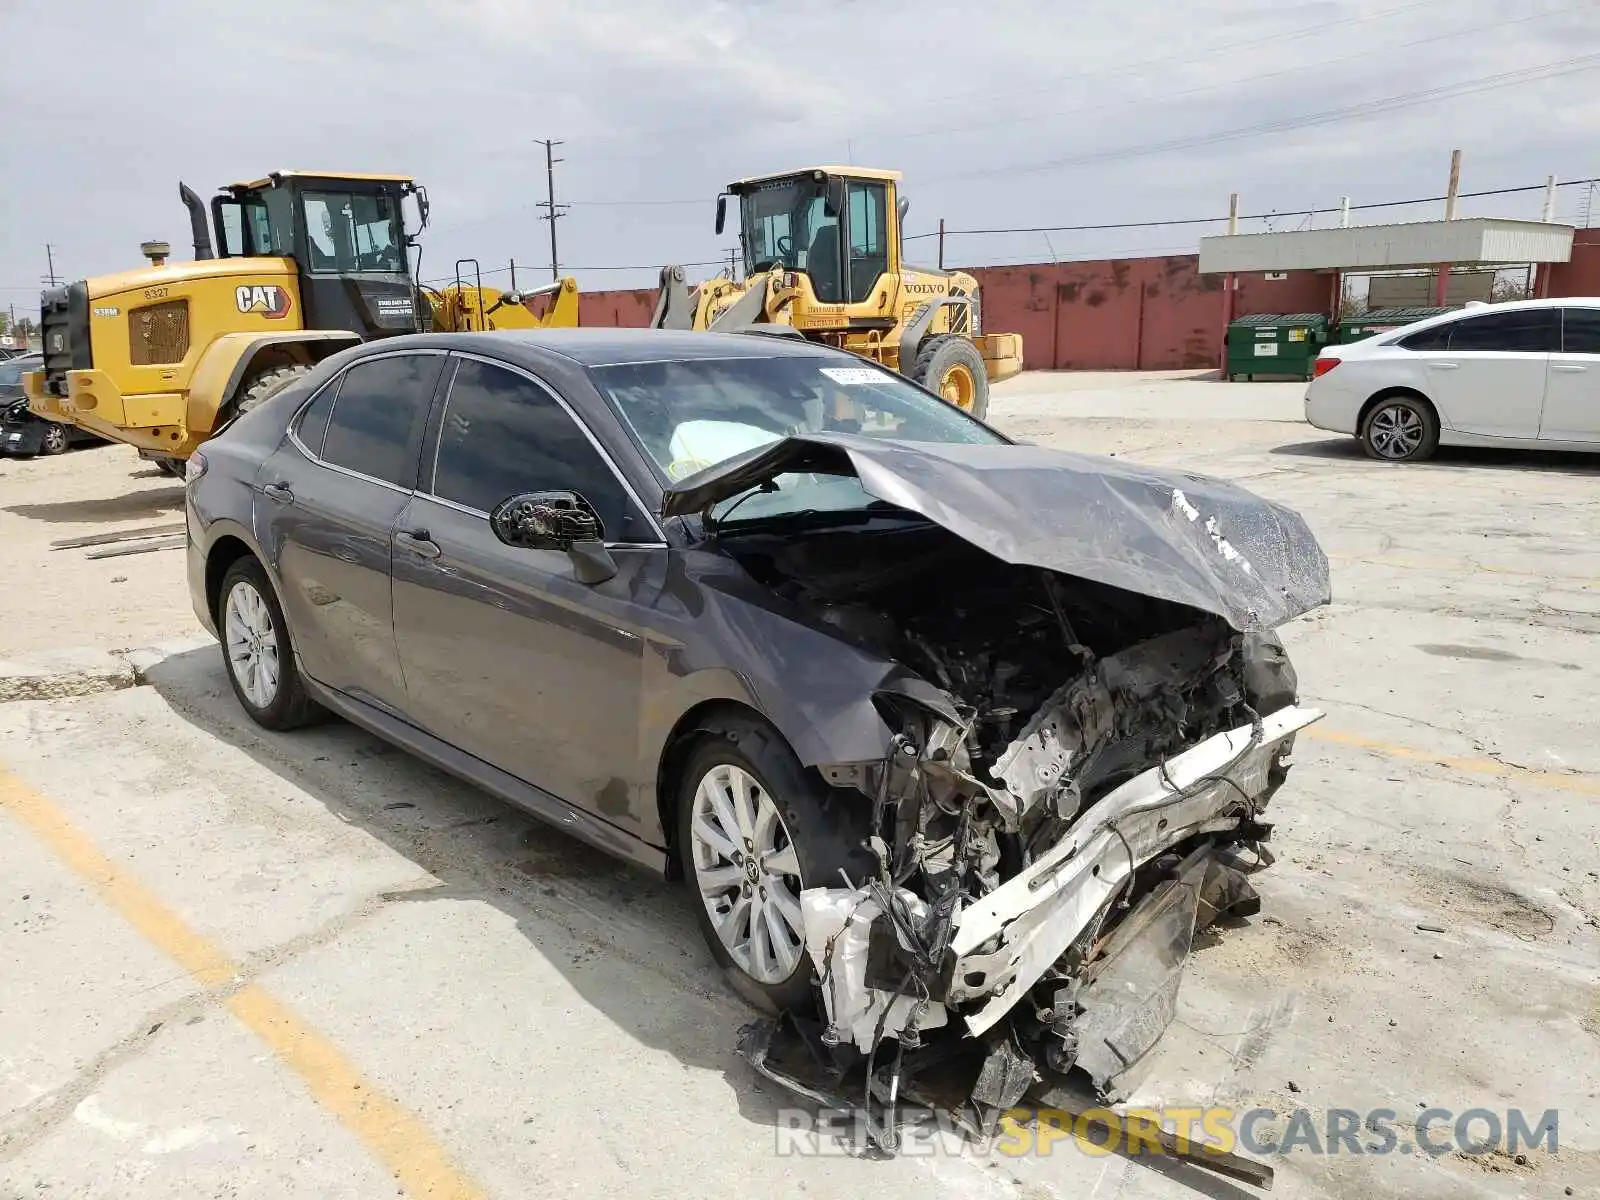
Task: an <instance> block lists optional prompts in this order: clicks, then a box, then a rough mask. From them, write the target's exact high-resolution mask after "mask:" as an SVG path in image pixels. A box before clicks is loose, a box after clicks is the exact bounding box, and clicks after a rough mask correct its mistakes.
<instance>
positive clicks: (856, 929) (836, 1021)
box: [800, 888, 949, 1053]
mask: <svg viewBox="0 0 1600 1200" xmlns="http://www.w3.org/2000/svg"><path fill="white" fill-rule="evenodd" d="M897 895H898V896H899V898H900V900H902V901H903V902H904V903H905V906H906V910H907V912H909V913H910V914H911V915H912V916H913V917H914V918H917V919H921V918H923V917H924V916H925V915H926V913H927V909H928V906H927V905H926V904H925V903H924V902H923V901H922V900H921V899H919V898H918V897H916V896H914V895H912V893H910V892H908V891H906V890H905V889H904V888H901V889H900V890H899V892H898V893H897ZM882 915H883V910H882V909H880V908H879V907H878V902H877V901H876V900H873V899H872V898H871V897H870V895H869V893H868V891H867V889H866V888H859V889H856V890H854V891H852V890H850V889H848V888H807V889H806V890H805V891H803V892H801V893H800V923H801V925H802V926H804V928H805V935H806V952H807V953H808V954H810V955H811V961H812V962H813V963H815V964H816V968H817V976H818V978H820V979H821V980H822V997H823V1001H824V1003H825V1004H826V1006H827V1010H828V1026H829V1028H830V1029H832V1030H834V1031H835V1032H836V1033H837V1034H838V1035H839V1036H840V1038H841V1040H843V1039H844V1038H848V1039H850V1040H851V1041H854V1042H855V1044H856V1045H857V1046H858V1047H860V1048H861V1050H862V1052H863V1053H866V1052H869V1051H870V1050H871V1049H872V1047H873V1046H874V1045H875V1044H876V1043H877V1041H878V1040H879V1038H880V1036H884V1037H893V1036H898V1035H899V1034H900V1033H901V1032H902V1031H904V1030H905V1029H906V1028H907V1027H908V1026H910V1027H911V1028H912V1029H913V1030H915V1031H921V1030H925V1029H937V1028H939V1027H940V1026H942V1025H944V1024H946V1023H947V1022H948V1021H949V1014H948V1013H946V1011H945V1007H944V1005H942V1004H940V1003H938V1002H937V1001H926V1002H924V1001H923V1000H922V998H921V997H920V996H917V995H915V994H907V995H903V996H898V997H897V996H896V995H895V994H894V993H893V992H891V991H885V990H883V989H881V988H873V987H868V986H867V946H868V943H869V941H870V939H871V936H872V925H873V922H875V921H876V920H877V919H878V918H879V917H881V916H882ZM919 1005H920V1006H921V1014H920V1016H918V1015H917V1012H916V1010H917V1009H918V1006H919ZM886 1008H887V1009H888V1018H887V1020H886V1019H885V1018H884V1010H885V1009H886ZM880 1025H881V1032H880Z"/></svg>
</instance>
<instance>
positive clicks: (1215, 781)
mask: <svg viewBox="0 0 1600 1200" xmlns="http://www.w3.org/2000/svg"><path fill="white" fill-rule="evenodd" d="M1322 715H1323V714H1322V712H1321V711H1320V710H1318V709H1311V708H1301V707H1299V706H1298V705H1291V706H1289V707H1287V708H1283V709H1279V710H1278V711H1277V712H1275V713H1272V714H1271V715H1270V716H1267V717H1265V718H1263V719H1262V729H1261V737H1260V740H1259V742H1258V743H1257V744H1256V745H1255V746H1254V748H1251V746H1250V743H1251V739H1252V737H1253V736H1254V730H1253V728H1252V727H1251V726H1249V725H1243V726H1240V727H1239V728H1237V729H1232V730H1229V731H1228V732H1226V733H1219V734H1217V735H1216V736H1214V737H1211V738H1208V739H1207V740H1206V741H1204V742H1201V743H1200V744H1199V745H1198V746H1195V747H1194V748H1193V749H1191V750H1188V751H1185V752H1184V753H1183V754H1180V755H1177V756H1176V757H1174V758H1172V759H1169V760H1168V761H1167V762H1166V763H1165V764H1164V766H1157V767H1152V768H1151V769H1150V770H1148V771H1145V772H1144V773H1142V774H1140V775H1137V776H1135V777H1134V778H1132V779H1130V780H1128V782H1126V783H1124V784H1123V785H1122V786H1121V787H1118V788H1117V789H1116V790H1114V791H1113V792H1111V793H1110V794H1109V795H1107V796H1105V797H1104V798H1103V799H1101V800H1100V802H1099V803H1097V804H1096V805H1095V806H1094V807H1093V808H1091V809H1089V810H1088V811H1087V812H1086V813H1084V814H1083V815H1082V816H1081V817H1079V818H1078V820H1077V821H1075V822H1074V823H1073V825H1072V826H1071V827H1070V828H1069V829H1068V830H1067V832H1066V834H1065V835H1064V836H1063V837H1062V839H1061V841H1060V842H1059V843H1058V844H1057V845H1056V846H1055V848H1054V849H1052V850H1051V851H1050V852H1049V853H1047V854H1045V855H1042V856H1041V857H1040V858H1039V859H1038V860H1037V861H1036V862H1034V863H1033V864H1031V865H1030V866H1029V867H1027V868H1026V869H1025V870H1023V871H1022V872H1021V873H1020V874H1018V875H1017V876H1016V877H1015V878H1013V879H1011V880H1009V881H1008V882H1006V883H1005V884H1002V885H1001V886H1000V887H998V888H996V889H995V890H994V891H992V892H990V893H989V894H988V895H986V896H984V897H983V898H982V899H980V900H978V901H976V902H975V903H973V904H972V905H970V906H968V907H967V908H966V909H964V910H963V911H962V912H960V913H959V914H958V915H957V918H956V920H957V922H958V925H957V929H956V932H955V936H954V937H953V938H952V939H951V944H950V949H951V952H952V953H953V954H954V955H955V956H956V961H955V965H954V972H953V975H952V982H951V986H950V991H949V994H948V995H947V996H946V998H945V999H946V1001H947V1002H948V1003H951V1004H961V1003H962V1002H964V1001H970V1000H976V999H978V998H979V997H983V996H988V997H989V1000H988V1002H987V1003H985V1004H984V1005H983V1006H982V1007H981V1008H978V1009H976V1010H975V1011H972V1012H970V1013H968V1014H967V1017H966V1022H967V1029H968V1031H969V1032H970V1033H973V1034H979V1033H983V1032H984V1031H985V1030H988V1029H990V1028H992V1027H993V1026H994V1025H995V1024H996V1023H997V1022H998V1021H999V1020H1000V1019H1001V1018H1002V1017H1004V1016H1005V1015H1006V1013H1008V1012H1009V1011H1010V1010H1011V1009H1012V1007H1013V1006H1014V1005H1015V1004H1016V1003H1017V1001H1018V1000H1020V999H1021V998H1022V997H1023V996H1024V995H1025V994H1026V993H1027V991H1028V989H1029V988H1030V987H1032V986H1033V985H1034V983H1036V982H1037V981H1038V980H1039V978H1040V977H1041V976H1042V975H1043V974H1044V973H1045V971H1047V970H1048V969H1049V968H1050V966H1051V964H1053V963H1054V962H1055V961H1056V960H1057V959H1058V958H1060V957H1061V955H1062V954H1063V953H1065V952H1066V950H1067V948H1068V947H1069V946H1071V945H1072V943H1073V942H1075V941H1076V940H1077V939H1078V937H1079V936H1080V935H1081V934H1082V933H1083V931H1084V930H1085V929H1086V928H1088V926H1089V923H1090V922H1091V921H1092V920H1093V919H1094V917H1095V914H1096V913H1098V912H1099V911H1100V910H1101V909H1102V908H1103V907H1104V906H1105V904H1106V902H1107V901H1109V900H1110V899H1111V898H1112V897H1113V895H1114V894H1115V893H1116V892H1117V891H1118V890H1119V889H1120V888H1121V886H1122V884H1123V882H1124V881H1125V880H1126V879H1127V878H1128V876H1129V875H1130V874H1131V873H1133V872H1134V871H1135V870H1137V869H1138V867H1139V866H1141V865H1143V864H1144V863H1146V862H1148V861H1149V860H1150V859H1152V858H1154V857H1155V856H1156V855H1158V854H1160V853H1162V852H1163V851H1165V850H1166V849H1167V848H1169V847H1171V846H1175V845H1177V844H1178V843H1180V842H1182V841H1184V840H1186V839H1188V838H1190V837H1193V836H1195V835H1197V834H1201V833H1206V832H1210V831H1213V830H1225V829H1231V828H1233V827H1234V826H1235V825H1237V824H1238V822H1239V813H1238V811H1237V809H1238V805H1239V803H1240V801H1241V799H1243V798H1245V797H1249V798H1251V799H1252V800H1253V799H1254V798H1257V797H1259V796H1261V795H1262V794H1263V793H1265V792H1266V790H1267V787H1268V780H1267V773H1268V770H1269V768H1270V767H1271V765H1272V761H1273V759H1274V758H1275V757H1276V756H1277V754H1278V752H1279V750H1280V748H1281V746H1282V743H1283V742H1284V740H1285V739H1286V738H1288V737H1290V736H1291V735H1292V734H1294V733H1295V732H1296V731H1297V730H1300V729H1303V728H1305V727H1306V726H1307V725H1310V724H1311V723H1312V722H1313V721H1317V720H1320V719H1321V717H1322ZM1236 759H1237V760H1238V761H1237V762H1236V761H1235V760H1236ZM1229 764H1232V766H1231V767H1230V765H1229ZM1224 772H1225V774H1224ZM1183 792H1188V793H1189V794H1188V795H1186V796H1183V797H1182V798H1181V799H1179V798H1177V794H1178V793H1183ZM802 903H803V897H802ZM985 946H987V947H988V948H987V949H985Z"/></svg>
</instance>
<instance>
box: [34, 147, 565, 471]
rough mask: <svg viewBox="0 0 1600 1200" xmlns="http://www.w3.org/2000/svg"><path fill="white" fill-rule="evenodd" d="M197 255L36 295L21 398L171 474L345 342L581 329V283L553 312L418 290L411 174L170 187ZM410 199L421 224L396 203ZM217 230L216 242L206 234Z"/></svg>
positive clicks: (513, 297)
mask: <svg viewBox="0 0 1600 1200" xmlns="http://www.w3.org/2000/svg"><path fill="white" fill-rule="evenodd" d="M178 191H179V196H180V197H181V199H182V200H183V203H184V205H185V207H186V208H187V209H188V210H189V224H190V230H191V233H192V236H193V239H194V259H195V260H194V261H193V262H169V261H168V257H169V250H170V248H169V246H168V245H167V244H166V243H165V242H146V243H145V244H144V245H143V247H142V250H143V251H144V254H145V257H146V258H148V259H149V265H148V266H145V267H142V268H139V269H137V270H132V271H124V272H121V273H119V274H115V275H102V276H98V277H95V278H92V279H82V280H79V281H77V282H76V283H71V284H67V285H65V286H62V287H55V288H51V289H49V290H47V291H45V292H44V294H43V296H42V298H41V305H40V310H41V311H40V322H39V324H40V332H41V334H42V337H43V342H44V367H43V370H40V371H35V372H32V373H30V374H29V375H27V376H25V377H24V381H23V382H24V388H25V389H26V391H27V394H28V405H29V408H31V409H32V410H33V411H34V412H35V413H37V414H38V415H40V416H42V417H46V418H48V419H50V420H52V421H63V422H70V423H72V424H74V425H77V426H79V427H81V428H83V429H86V430H88V431H90V432H91V433H96V434H98V435H100V436H101V437H104V438H110V439H111V440H113V441H119V442H126V443H128V444H129V445H131V446H134V447H136V448H137V449H138V450H139V453H140V454H141V455H142V456H143V457H145V458H149V459H152V460H154V461H155V462H156V463H157V464H158V465H159V466H161V467H162V468H163V469H164V470H167V471H169V472H171V473H173V474H179V475H181V474H182V472H183V462H184V460H186V459H187V458H188V457H189V455H190V454H191V453H192V452H193V451H194V449H195V448H196V447H197V446H199V445H200V444H201V443H202V442H204V441H205V440H206V439H207V438H208V437H210V436H212V435H213V434H215V433H217V432H219V431H220V430H221V429H222V428H223V427H224V426H226V425H227V424H228V422H230V421H232V420H233V419H234V418H235V417H237V416H238V415H239V414H241V413H243V412H247V411H248V410H249V409H251V408H253V407H254V406H255V405H257V404H260V403H261V402H262V401H263V400H265V399H266V398H267V397H268V396H271V395H273V394H274V393H275V392H277V391H278V390H280V389H281V388H284V387H286V386H288V385H289V384H290V383H292V382H293V381H294V380H295V379H297V378H299V377H300V376H302V375H304V374H306V373H307V372H309V371H310V370H311V369H312V367H313V366H315V365H316V364H317V363H318V362H320V361H321V360H322V359H324V358H326V357H328V356H329V355H331V354H334V353H337V352H338V351H339V350H342V349H344V348H345V347H346V346H351V345H354V344H355V343H357V342H361V341H367V340H370V339H373V338H381V337H387V336H390V335H393V334H400V333H413V332H418V331H423V330H427V329H429V328H440V329H492V328H541V327H543V326H545V325H576V324H577V323H578V321H577V284H576V283H575V282H574V281H573V280H570V279H567V280H562V281H560V282H559V283H558V284H556V285H552V287H551V288H544V289H540V290H539V291H540V293H541V294H544V293H548V292H551V291H552V290H554V292H555V296H554V298H553V301H552V303H551V304H550V306H549V309H548V311H547V312H546V313H545V314H544V315H543V316H542V317H541V316H536V315H535V314H534V312H533V310H532V308H531V307H529V304H531V299H532V298H531V297H525V296H523V295H521V294H515V293H501V292H498V291H496V290H495V289H493V288H484V287H482V286H481V283H480V284H479V285H478V286H476V287H472V286H467V285H466V284H464V283H463V282H462V281H461V279H460V272H459V270H458V272H457V282H456V285H455V286H454V287H451V288H446V289H445V290H444V291H442V292H432V293H429V294H428V295H427V297H426V299H424V298H423V292H422V290H421V289H420V288H419V287H418V285H417V283H416V280H415V279H414V278H413V275H412V268H411V260H410V257H409V255H408V253H407V251H408V250H409V249H410V248H411V247H414V246H416V245H417V240H416V235H417V233H420V232H421V230H422V229H423V228H425V227H426V226H427V223H428V194H427V190H426V189H425V188H423V187H421V186H419V185H418V184H417V183H415V182H414V181H413V180H412V179H411V178H410V177H409V176H405V175H369V174H356V173H350V172H324V171H276V172H273V173H272V174H270V175H267V176H265V177H264V178H261V179H257V180H253V181H250V182H246V183H235V184H231V185H229V186H228V187H226V188H223V189H222V190H221V191H220V192H219V193H218V194H217V195H216V196H214V197H212V199H211V204H210V213H209V217H210V220H209V221H208V220H207V211H206V206H205V205H203V204H202V203H201V200H200V198H199V197H198V196H197V195H196V194H195V193H194V191H193V190H191V189H190V188H189V187H187V186H185V185H183V184H179V185H178ZM408 198H409V199H411V200H413V202H414V208H415V215H416V232H408V231H407V229H406V224H405V219H404V215H403V211H402V205H403V202H404V201H405V200H407V199H408ZM213 231H214V232H215V243H213V240H212V235H213Z"/></svg>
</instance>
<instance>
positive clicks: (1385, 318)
mask: <svg viewBox="0 0 1600 1200" xmlns="http://www.w3.org/2000/svg"><path fill="white" fill-rule="evenodd" d="M1454 311H1455V310H1454V308H1423V307H1419V308H1375V309H1373V310H1372V311H1371V312H1364V313H1355V314H1353V315H1351V316H1348V317H1346V318H1344V319H1343V320H1342V321H1340V322H1339V323H1338V324H1337V325H1335V326H1334V327H1333V341H1334V342H1336V343H1338V344H1340V345H1343V344H1344V343H1346V342H1359V341H1360V340H1361V339H1362V338H1367V337H1371V336H1372V335H1373V334H1375V333H1388V332H1389V331H1390V330H1391V329H1399V328H1400V327H1401V326H1402V325H1409V324H1411V322H1413V321H1420V320H1422V319H1423V318H1424V317H1437V316H1438V315H1439V314H1440V313H1447V312H1454Z"/></svg>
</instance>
